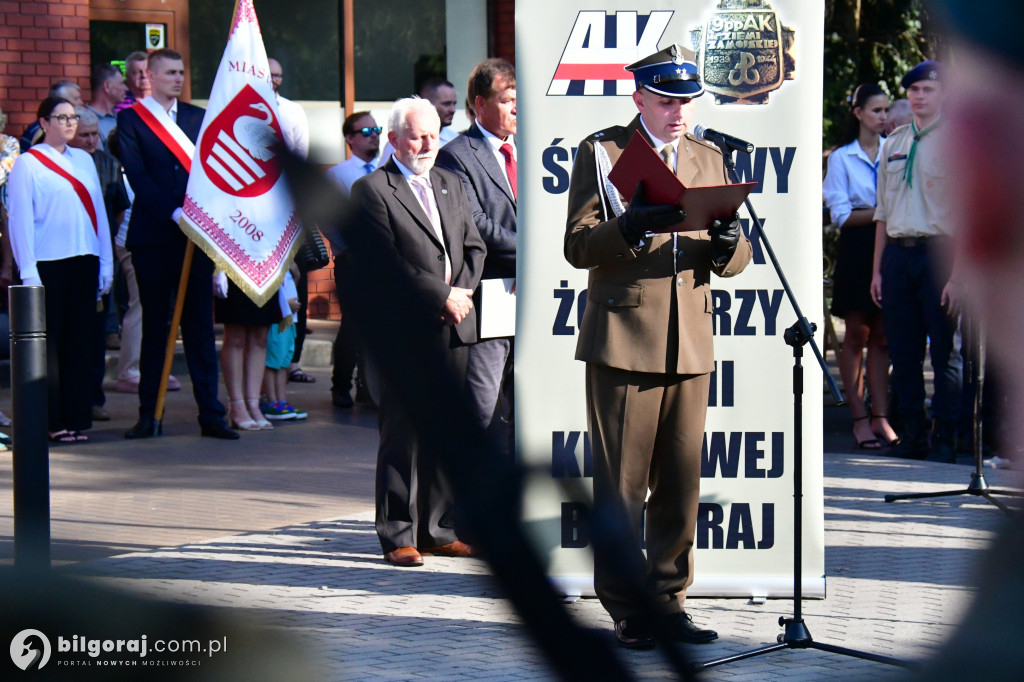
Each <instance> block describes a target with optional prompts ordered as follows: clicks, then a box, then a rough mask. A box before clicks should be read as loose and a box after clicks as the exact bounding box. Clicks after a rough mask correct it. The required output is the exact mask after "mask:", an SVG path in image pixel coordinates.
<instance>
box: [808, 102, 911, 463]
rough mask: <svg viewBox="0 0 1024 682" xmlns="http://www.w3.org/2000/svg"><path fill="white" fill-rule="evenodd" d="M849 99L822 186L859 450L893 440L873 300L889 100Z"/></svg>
mask: <svg viewBox="0 0 1024 682" xmlns="http://www.w3.org/2000/svg"><path fill="white" fill-rule="evenodd" d="M851 99H852V102H851V111H850V116H849V119H848V121H847V128H846V132H845V135H844V137H843V140H842V146H840V147H839V148H838V149H836V150H835V151H833V152H832V153H831V154H830V155H829V157H828V173H827V174H826V176H825V184H824V185H823V187H822V193H823V195H824V198H825V204H826V205H827V206H828V209H829V213H830V215H831V217H832V222H833V223H835V224H836V225H837V226H839V228H840V232H839V252H838V257H837V259H836V270H835V279H834V285H833V294H832V308H831V312H832V314H833V315H835V316H836V317H841V318H843V319H844V320H845V322H846V334H845V336H844V338H843V349H842V353H841V355H840V357H839V372H840V374H841V375H842V378H843V387H844V388H845V390H846V399H847V402H849V404H850V414H851V415H852V416H853V437H854V439H855V440H856V441H857V446H858V447H860V448H861V449H863V450H879V449H881V448H882V443H883V441H884V442H885V443H886V444H894V442H895V440H896V432H895V431H893V429H892V427H891V426H890V425H889V421H888V419H887V414H888V413H887V407H888V400H889V398H888V393H889V351H888V348H887V346H886V342H885V329H884V328H883V327H882V311H881V310H880V309H879V308H878V306H876V305H875V304H874V301H872V300H871V269H872V258H873V257H874V249H875V218H874V215H875V204H876V199H875V197H876V188H877V185H878V162H879V160H880V159H881V154H882V135H881V133H882V131H883V130H885V121H886V110H887V109H888V107H889V96H888V95H886V94H885V92H884V91H883V90H882V89H881V88H880V87H878V86H877V85H875V84H873V83H865V84H864V85H861V86H860V87H858V88H857V89H856V90H855V91H854V93H853V96H852V98H851ZM865 346H866V347H867V350H868V358H867V372H866V373H865V371H864V369H863V360H862V357H863V355H864V348H865ZM865 379H866V381H867V385H868V388H869V390H870V391H871V411H870V412H868V408H867V406H866V405H865V402H864V383H865Z"/></svg>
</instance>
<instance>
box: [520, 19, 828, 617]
mask: <svg viewBox="0 0 1024 682" xmlns="http://www.w3.org/2000/svg"><path fill="white" fill-rule="evenodd" d="M823 26H824V17H823V8H822V4H821V3H816V2H801V1H800V0H770V1H769V0H746V1H745V2H744V1H743V0H694V1H691V2H686V3H680V2H673V1H654V0H649V1H648V2H644V3H640V2H636V1H635V0H604V1H602V0H592V1H589V2H587V3H586V4H585V5H584V4H582V3H576V2H559V3H552V2H549V1H547V0H519V1H518V2H517V3H516V54H517V80H518V83H517V86H518V87H517V91H518V114H519V117H520V121H521V125H520V127H519V131H520V134H519V136H518V144H519V150H520V152H519V153H520V165H519V187H520V204H519V258H518V262H519V272H518V274H519V284H518V306H519V309H518V315H517V319H518V327H517V330H516V331H517V334H516V420H517V442H518V449H519V456H520V458H521V460H522V462H523V463H524V464H525V465H526V466H527V467H528V468H529V470H530V471H531V473H530V475H529V477H528V487H527V491H526V493H525V499H524V503H523V515H524V521H525V523H526V525H527V527H528V528H529V529H530V530H531V533H532V534H533V536H534V538H535V539H536V541H537V542H538V543H539V545H540V546H541V547H543V548H544V551H546V553H547V554H546V555H547V558H548V561H549V574H550V575H551V577H552V579H553V580H554V581H555V582H556V583H557V584H558V585H559V586H560V587H561V588H562V589H563V590H564V591H565V592H566V593H567V594H584V595H588V594H593V564H592V556H591V550H590V546H589V544H590V543H589V528H588V527H587V525H586V520H585V518H583V517H582V516H581V513H580V510H581V504H582V503H581V500H587V499H589V498H590V492H591V478H590V476H591V453H590V443H589V439H588V436H587V422H586V409H585V396H584V364H583V363H582V362H577V361H576V360H574V359H573V356H574V353H575V349H576V338H577V336H576V335H577V333H578V329H579V321H580V318H581V317H582V313H583V306H584V305H585V300H586V288H587V273H586V271H583V270H575V269H573V268H572V267H571V266H570V265H569V264H568V263H567V262H566V261H565V258H564V256H563V237H564V234H565V223H566V206H567V198H568V189H569V177H570V172H571V168H572V159H573V157H574V155H575V152H576V146H577V145H578V144H579V142H580V141H581V140H583V139H584V138H585V137H586V136H588V135H589V134H591V133H593V132H595V131H598V130H601V129H603V128H607V127H609V126H612V125H626V124H627V123H629V121H630V120H631V119H632V118H633V117H634V116H635V115H636V113H637V111H636V107H635V105H634V104H633V101H632V99H631V97H630V95H631V93H632V92H633V90H634V89H635V88H634V85H633V79H632V75H631V74H629V73H628V72H626V71H624V70H623V68H622V67H623V66H624V65H626V64H630V63H632V62H634V61H637V60H638V59H641V58H643V57H646V56H648V55H650V54H652V53H654V52H656V51H657V50H659V49H662V48H664V47H667V46H668V45H670V44H672V43H678V44H680V45H683V46H684V47H688V48H691V49H693V50H694V51H695V52H697V54H698V66H699V68H700V73H701V77H702V80H703V81H704V83H705V88H706V91H707V92H706V93H705V94H704V96H702V97H700V98H698V99H696V100H695V102H696V110H695V113H694V117H693V125H697V124H703V125H705V126H707V127H709V128H714V129H717V130H722V131H727V132H728V133H729V134H731V135H735V136H737V137H740V138H743V139H745V140H748V141H750V142H752V143H753V144H754V145H756V149H755V151H754V153H753V154H750V155H749V156H748V155H746V154H740V153H737V154H736V162H737V167H738V170H739V172H740V175H741V178H742V180H744V181H755V182H757V183H758V187H757V189H755V191H754V192H753V193H752V194H751V196H750V200H751V203H752V204H753V206H754V209H755V211H756V212H757V214H758V215H759V216H760V218H761V219H762V220H763V221H764V228H765V233H766V234H767V236H768V239H769V241H770V242H771V245H772V247H773V249H774V251H775V253H776V256H777V257H778V259H779V261H780V263H781V265H782V267H783V269H784V271H785V276H786V278H787V280H788V281H789V283H790V285H791V287H792V289H793V290H794V292H795V294H796V297H797V302H798V304H799V306H800V308H801V310H802V312H803V313H804V315H806V316H807V317H808V319H809V320H810V321H811V322H812V323H815V324H818V325H819V328H820V327H821V322H822V310H823V307H822V275H821V177H822V176H821V116H822V101H821V98H822V58H823V35H822V31H823V28H822V27H823ZM740 215H741V218H742V221H743V225H744V231H745V232H747V234H748V236H749V237H750V240H751V242H752V243H753V247H754V257H753V261H752V262H751V264H750V265H749V266H748V267H747V269H746V270H745V271H744V272H743V273H741V274H740V275H738V276H736V277H733V278H729V279H720V278H715V277H713V278H712V282H711V287H712V295H713V302H714V308H715V312H714V316H713V318H714V330H715V366H716V370H715V372H714V374H713V375H712V382H711V395H710V398H709V410H708V418H707V427H706V431H705V439H704V440H705V442H704V452H703V455H702V472H701V478H702V480H701V503H700V515H699V520H698V524H697V535H696V542H697V552H696V555H695V562H696V565H695V580H694V583H693V586H692V587H691V588H690V589H689V590H688V594H689V595H691V596H736V597H741V596H767V597H785V596H790V595H792V593H793V549H794V547H793V541H794V535H793V532H794V531H793V525H794V518H793V467H794V439H795V435H794V431H793V371H792V368H793V349H792V348H791V347H790V346H788V345H786V343H785V342H784V340H783V333H784V331H785V330H786V329H787V328H788V327H790V326H791V325H793V324H794V322H796V314H795V312H794V310H793V307H792V306H791V305H790V303H789V301H788V300H787V299H786V296H785V293H784V292H783V287H782V285H781V283H780V279H779V277H778V275H777V274H776V272H775V269H774V268H773V267H772V265H771V262H770V261H769V259H768V258H767V257H766V256H767V254H766V253H765V250H764V248H763V244H762V243H761V241H760V240H759V239H758V238H757V234H756V232H755V231H753V230H752V229H750V221H749V216H748V215H747V211H746V209H745V208H743V209H741V210H740ZM817 338H818V339H820V338H821V334H818V335H817ZM805 351H806V352H805V354H804V355H805V357H804V360H803V365H804V370H803V371H804V376H805V381H804V383H805V387H806V391H805V394H804V396H803V482H804V485H803V523H804V525H803V562H802V563H803V566H802V570H803V591H804V594H805V596H810V597H823V596H824V592H825V576H824V573H825V560H824V555H825V550H824V503H823V490H822V486H823V481H822V390H821V385H822V384H821V381H822V377H821V372H820V370H819V368H818V366H817V363H816V361H815V359H814V356H813V354H812V353H811V351H810V349H809V348H805ZM637 352H642V349H638V351H637Z"/></svg>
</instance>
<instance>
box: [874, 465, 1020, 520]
mask: <svg viewBox="0 0 1024 682" xmlns="http://www.w3.org/2000/svg"><path fill="white" fill-rule="evenodd" d="M957 495H976V496H978V497H984V498H985V499H986V500H988V501H989V502H991V503H992V504H993V505H995V506H996V507H999V508H1000V509H1002V510H1003V512H1005V513H1006V514H1013V509H1012V508H1011V507H1009V506H1007V505H1005V504H1003V503H1002V502H1000V501H999V500H997V499H996V498H994V497H992V496H993V495H1006V496H1008V497H1024V493H1021V492H1019V491H1016V490H1000V489H997V488H990V487H989V485H988V482H987V481H986V480H985V474H983V473H980V472H977V471H976V472H974V473H972V474H971V482H970V484H969V485H968V486H967V487H966V488H964V489H963V490H943V491H939V492H932V493H906V494H903V495H886V496H885V501H886V502H896V501H897V500H923V499H927V498H930V497H954V496H957Z"/></svg>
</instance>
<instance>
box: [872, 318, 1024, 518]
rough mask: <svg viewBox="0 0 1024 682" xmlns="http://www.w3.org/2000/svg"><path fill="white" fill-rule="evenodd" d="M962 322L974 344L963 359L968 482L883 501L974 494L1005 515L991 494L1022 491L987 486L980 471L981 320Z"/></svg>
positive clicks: (1010, 512)
mask: <svg viewBox="0 0 1024 682" xmlns="http://www.w3.org/2000/svg"><path fill="white" fill-rule="evenodd" d="M964 321H965V324H966V326H967V328H968V331H969V332H970V331H973V332H974V333H973V334H971V345H972V346H973V347H974V348H973V350H974V352H973V353H970V354H969V356H968V358H967V362H968V363H969V371H970V374H971V379H972V381H973V383H974V414H973V428H974V433H973V437H974V448H973V451H974V472H973V473H971V482H970V483H969V484H968V485H967V487H966V488H963V489H961V490H944V491H939V492H931V493H905V494H903V495H886V496H885V501H886V502H896V501H897V500H920V499H925V498H929V497H953V496H956V495H976V496H978V497H984V498H985V499H986V500H988V501H989V502H991V503H992V504H994V505H995V506H996V507H999V508H1000V509H1002V510H1003V512H1004V513H1005V514H1006V515H1008V516H1012V515H1013V509H1012V508H1011V507H1009V506H1007V505H1006V504H1004V503H1003V502H1000V501H999V500H997V499H996V498H994V497H992V496H993V495H1005V496H1008V497H1024V493H1022V492H1020V491H1016V490H1000V489H997V488H990V487H989V485H988V481H986V480H985V473H984V471H983V470H982V467H984V462H983V461H982V460H983V458H982V448H981V441H982V428H981V426H982V425H981V402H982V398H981V389H982V388H983V387H984V384H985V332H984V329H982V326H981V323H980V322H978V321H976V320H973V319H972V318H971V317H969V316H965V317H964Z"/></svg>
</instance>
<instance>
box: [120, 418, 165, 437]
mask: <svg viewBox="0 0 1024 682" xmlns="http://www.w3.org/2000/svg"><path fill="white" fill-rule="evenodd" d="M162 432H163V425H162V424H160V423H159V422H158V421H156V420H155V419H153V418H152V417H139V421H137V422H135V426H133V427H132V428H130V429H128V430H127V431H125V432H124V437H125V438H129V439H135V438H152V437H153V436H159V435H160V434H161V433H162Z"/></svg>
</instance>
